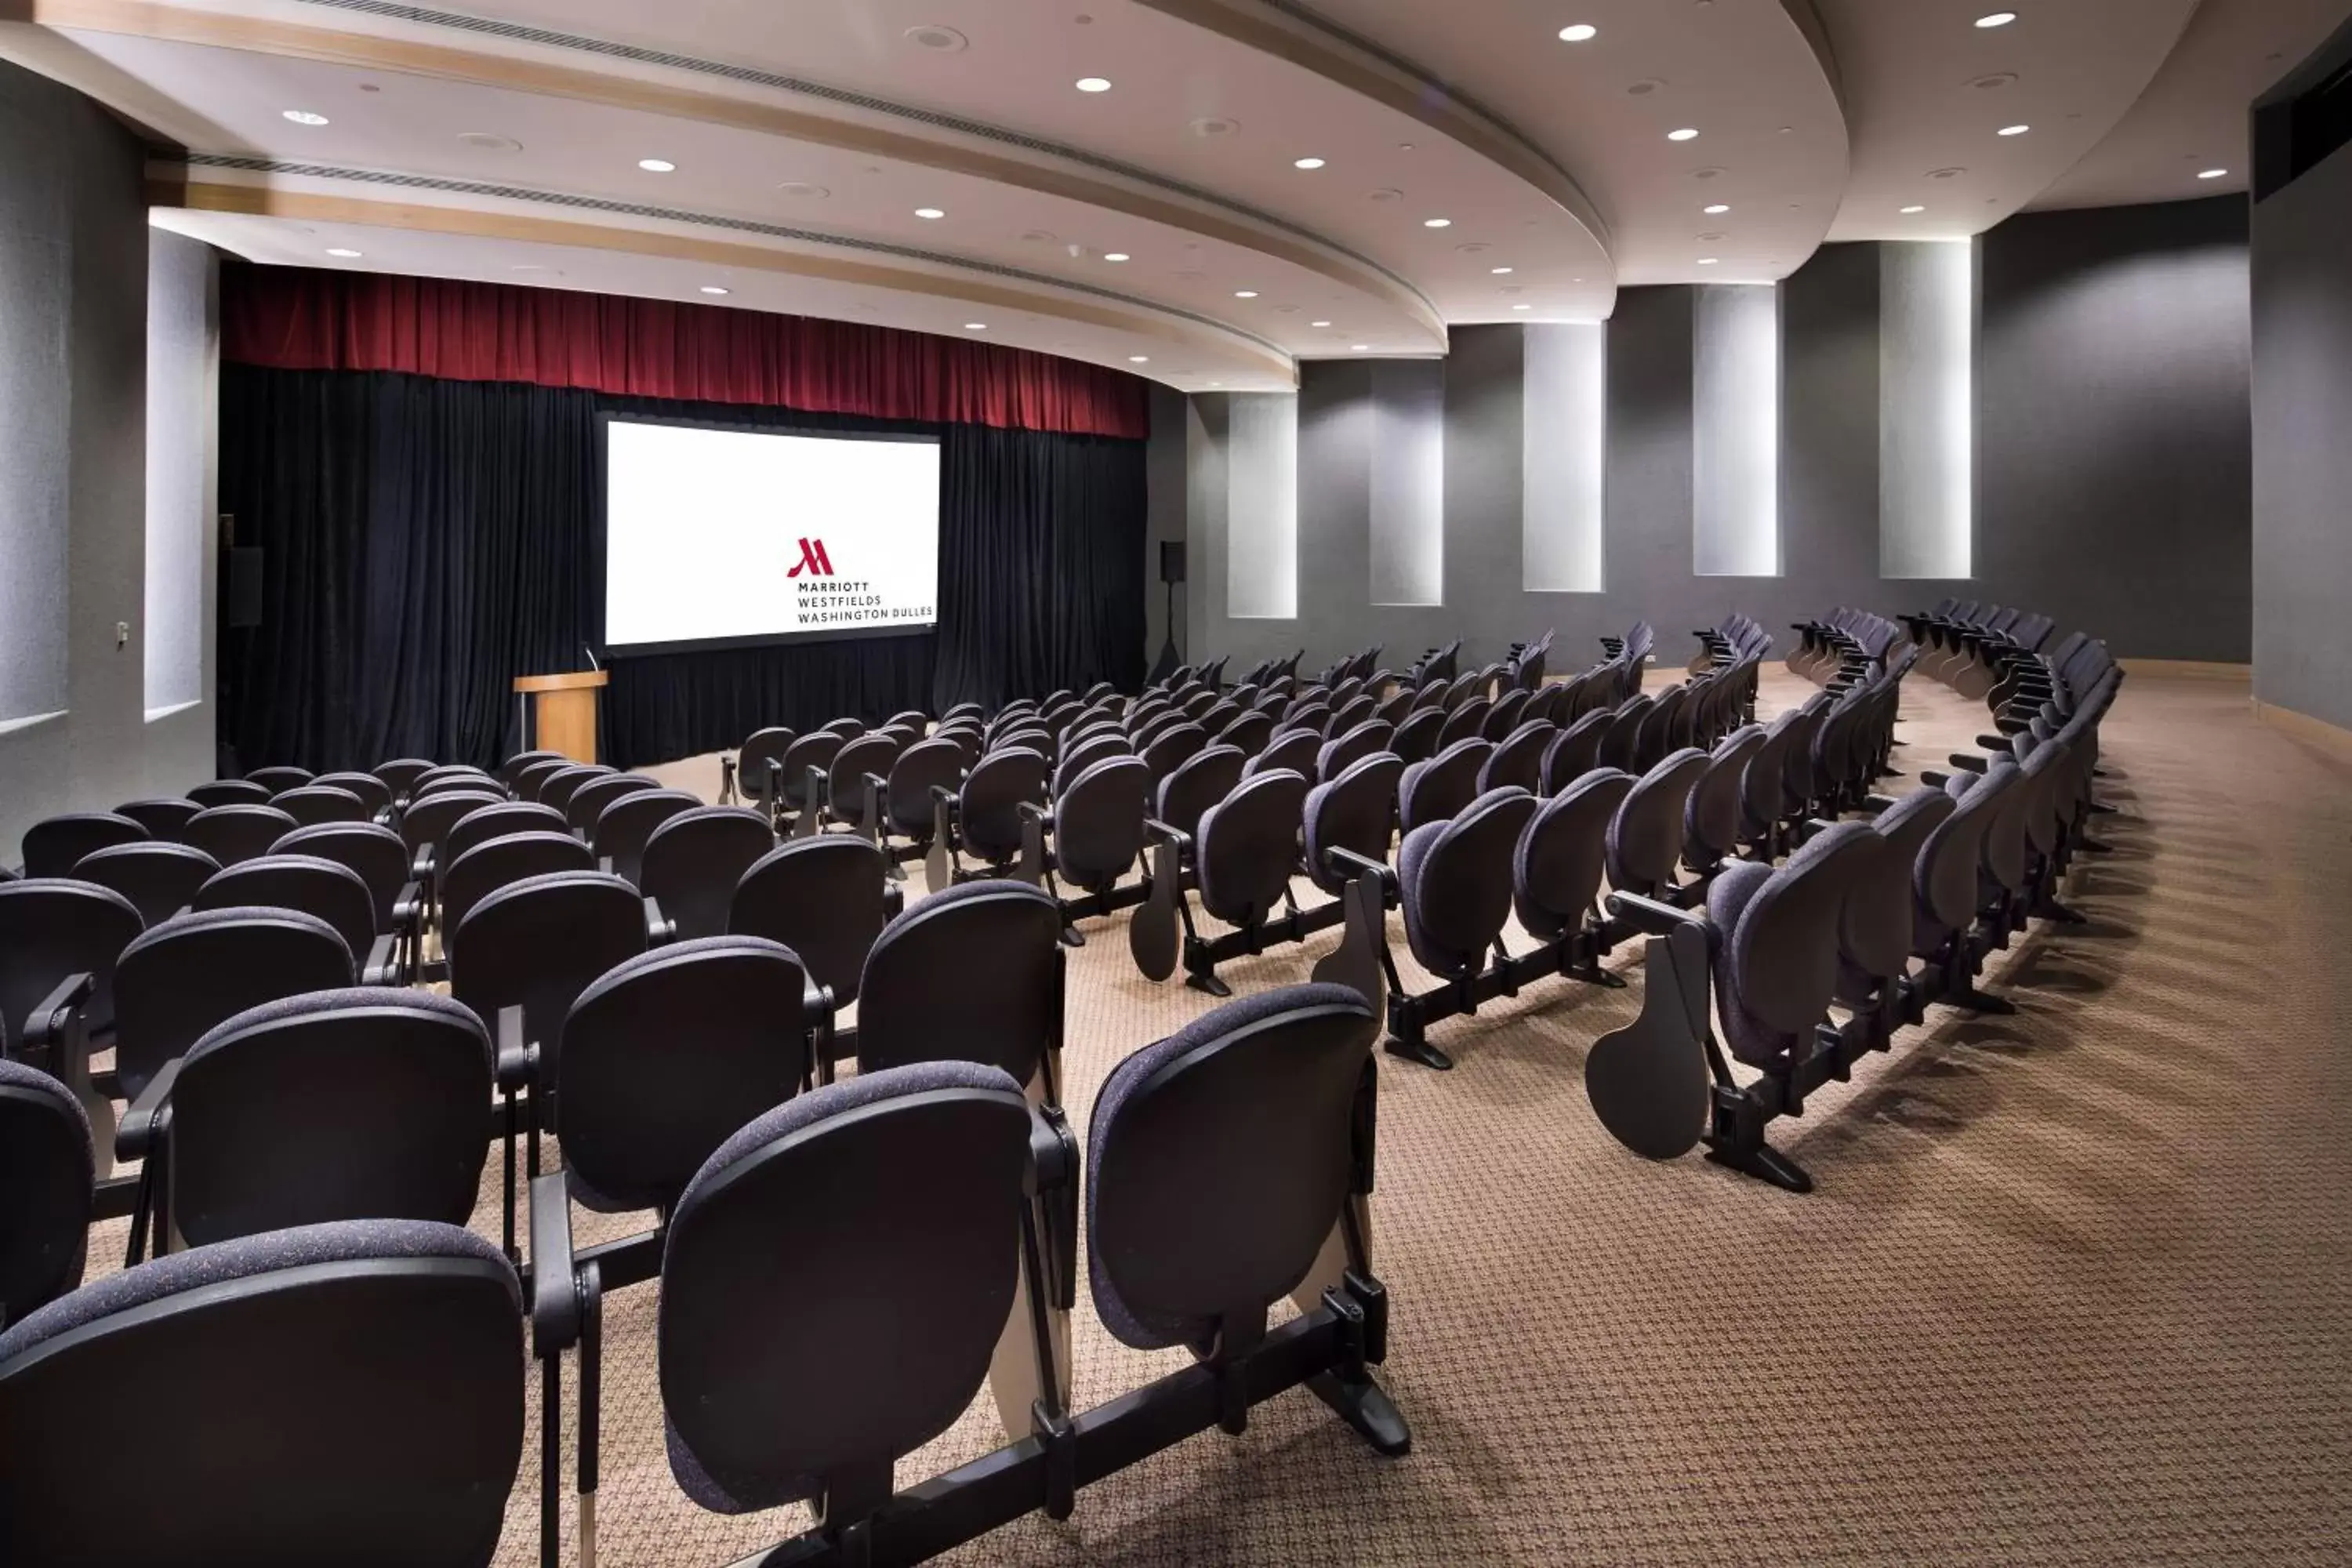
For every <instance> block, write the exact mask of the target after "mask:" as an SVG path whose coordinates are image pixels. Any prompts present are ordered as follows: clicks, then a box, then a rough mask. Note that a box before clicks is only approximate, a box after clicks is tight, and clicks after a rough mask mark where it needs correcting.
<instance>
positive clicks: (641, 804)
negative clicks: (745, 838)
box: [588, 789, 765, 883]
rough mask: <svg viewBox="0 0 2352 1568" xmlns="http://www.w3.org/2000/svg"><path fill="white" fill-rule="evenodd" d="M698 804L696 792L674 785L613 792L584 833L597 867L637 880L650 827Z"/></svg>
mask: <svg viewBox="0 0 2352 1568" xmlns="http://www.w3.org/2000/svg"><path fill="white" fill-rule="evenodd" d="M700 805H702V801H701V799H700V798H699V797H698V796H696V795H688V793H687V792H686V791H684V790H677V789H645V790H632V791H629V792H627V793H625V794H623V795H619V796H616V797H615V798H614V800H612V801H611V802H610V803H609V804H607V805H605V807H604V810H602V811H600V812H598V813H597V814H596V826H595V828H594V829H593V831H592V832H591V833H590V834H589V836H588V843H589V847H591V848H592V849H593V850H594V851H595V852H596V862H597V865H598V867H599V868H602V869H604V870H606V871H610V872H612V873H613V874H614V876H617V877H619V878H621V879H624V880H625V881H628V882H632V883H634V882H635V881H637V880H638V879H639V877H640V876H641V875H642V873H643V868H644V862H645V853H646V839H648V838H650V837H653V835H654V830H655V829H656V828H657V827H659V826H661V825H662V824H663V823H665V822H667V821H668V820H669V819H670V818H671V817H673V816H677V815H679V814H680V813H681V812H688V811H693V810H695V809H696V808H697V807H698V806H700ZM761 815H763V816H764V815H765V812H764V810H763V811H762V813H761Z"/></svg>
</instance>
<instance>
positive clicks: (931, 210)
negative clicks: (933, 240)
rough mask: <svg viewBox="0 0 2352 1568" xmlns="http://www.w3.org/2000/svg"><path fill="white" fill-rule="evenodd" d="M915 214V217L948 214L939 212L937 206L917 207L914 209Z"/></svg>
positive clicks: (938, 216)
mask: <svg viewBox="0 0 2352 1568" xmlns="http://www.w3.org/2000/svg"><path fill="white" fill-rule="evenodd" d="M915 216H917V217H929V218H941V217H945V216H948V215H947V214H946V213H944V212H941V211H940V209H939V208H937V207H917V208H916V209H915Z"/></svg>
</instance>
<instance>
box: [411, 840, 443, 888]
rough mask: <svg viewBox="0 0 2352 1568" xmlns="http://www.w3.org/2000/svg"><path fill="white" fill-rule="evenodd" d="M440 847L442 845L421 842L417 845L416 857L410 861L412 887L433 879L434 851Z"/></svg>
mask: <svg viewBox="0 0 2352 1568" xmlns="http://www.w3.org/2000/svg"><path fill="white" fill-rule="evenodd" d="M438 847H439V846H438V845H435V844H420V845H418V846H417V847H416V858H415V860H413V861H412V862H410V864H409V868H408V885H409V886H410V887H412V888H413V887H415V886H416V885H417V884H418V883H419V882H429V881H431V880H432V879H433V858H434V856H433V852H434V850H436V848H438Z"/></svg>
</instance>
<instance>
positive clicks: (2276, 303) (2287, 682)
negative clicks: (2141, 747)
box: [2253, 146, 2352, 727]
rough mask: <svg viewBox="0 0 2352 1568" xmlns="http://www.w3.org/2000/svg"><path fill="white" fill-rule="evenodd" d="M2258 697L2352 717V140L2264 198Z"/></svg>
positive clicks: (2260, 210) (2257, 464)
mask: <svg viewBox="0 0 2352 1568" xmlns="http://www.w3.org/2000/svg"><path fill="white" fill-rule="evenodd" d="M2253 317H2254V551H2253V575H2254V695H2255V697H2257V698H2258V699H2260V700H2263V701H2264V702H2270V703H2275V704H2276V705H2277V706H2279V707H2281V708H2290V709H2293V710H2294V711H2296V712H2298V713H2305V714H2308V715H2310V716H2311V717H2313V718H2315V719H2325V720H2326V721H2328V722H2329V723H2331V724H2338V725H2344V726H2347V727H2352V611H2347V605H2352V146H2346V147H2339V148H2337V149H2336V152H2335V153H2332V154H2330V155H2329V156H2328V157H2327V158H2326V161H2324V162H2323V163H2320V164H2319V165H2318V166H2317V167H2315V168H2314V169H2311V170H2309V171H2308V172H2306V173H2305V174H2304V175H2303V177H2302V178H2301V179H2298V180H2296V181H2294V183H2293V184H2289V185H2286V186H2284V188H2282V189H2281V190H2279V191H2277V192H2276V193H2274V194H2273V195H2270V196H2269V197H2267V198H2265V199H2264V200H2263V202H2262V203H2261V205H2258V206H2256V207H2255V208H2254V238H2253Z"/></svg>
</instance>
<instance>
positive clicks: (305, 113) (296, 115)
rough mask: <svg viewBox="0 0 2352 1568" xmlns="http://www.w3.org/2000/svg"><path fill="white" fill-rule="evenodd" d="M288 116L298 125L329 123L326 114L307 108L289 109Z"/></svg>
mask: <svg viewBox="0 0 2352 1568" xmlns="http://www.w3.org/2000/svg"><path fill="white" fill-rule="evenodd" d="M286 118H287V119H289V120H290V121H293V122H294V123H295V124H297V125H324V124H325V123H327V117H326V116H325V115H323V114H313V113H311V112H310V110H307V109H289V110H287V111H286Z"/></svg>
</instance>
